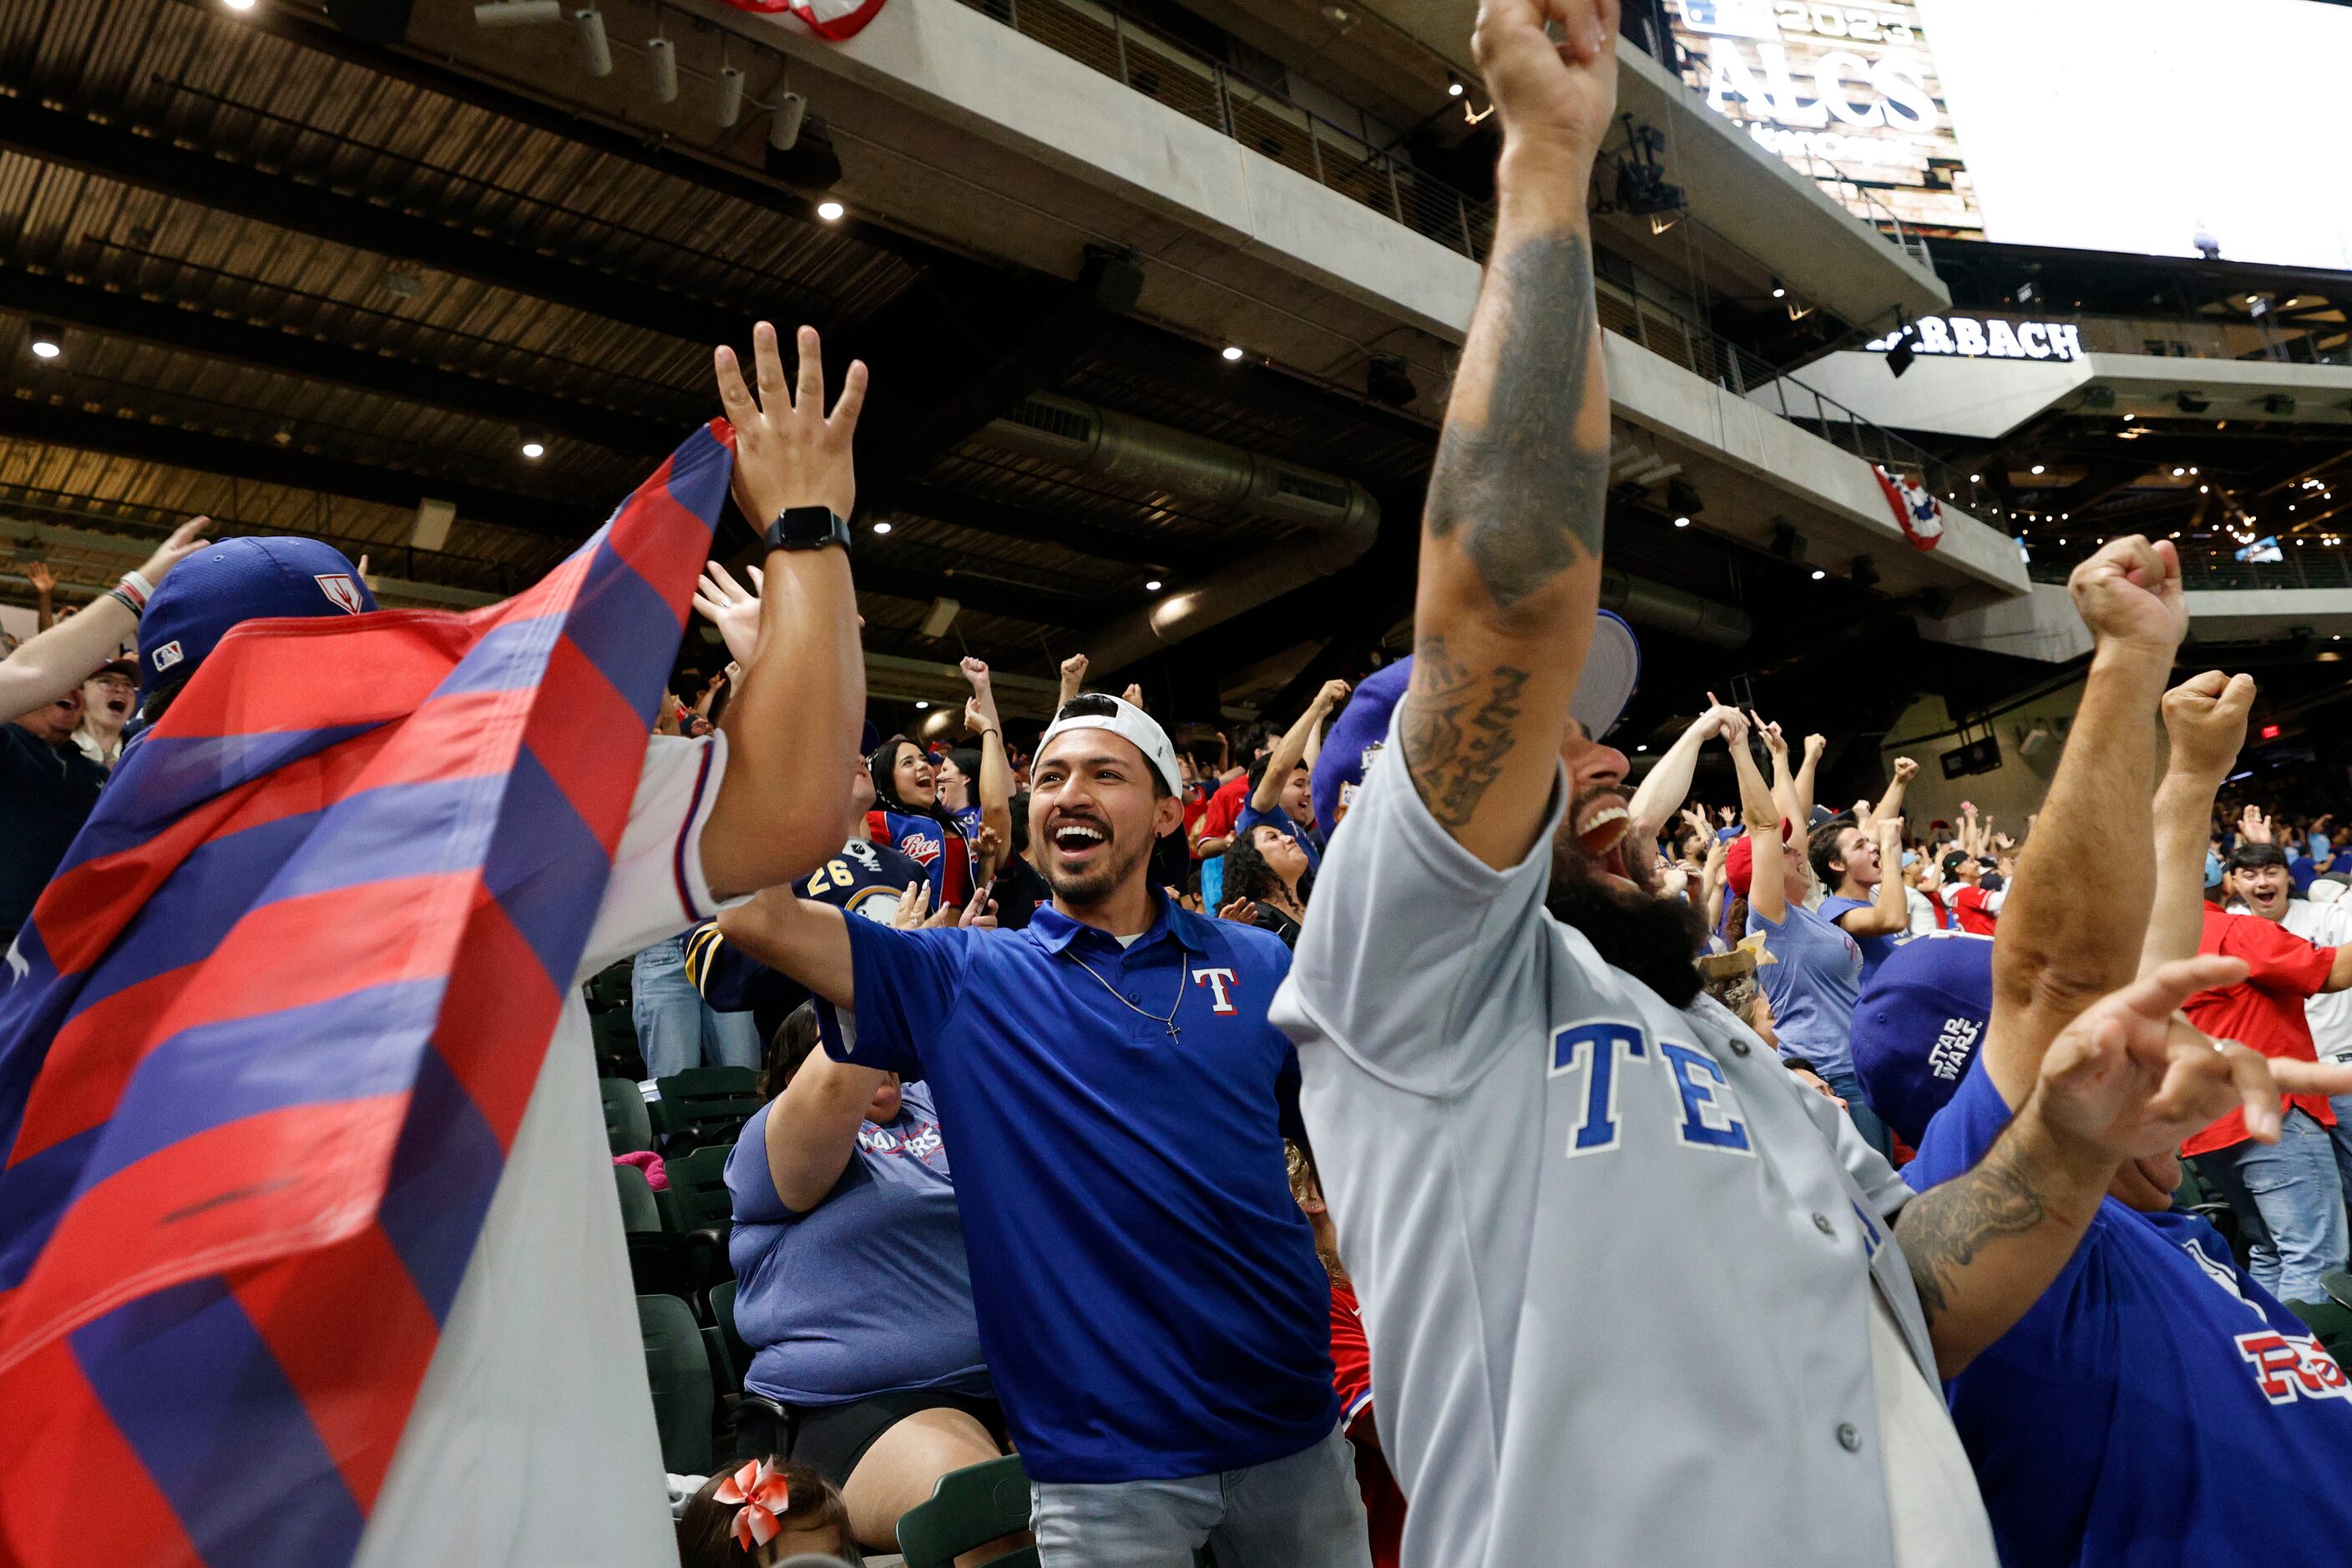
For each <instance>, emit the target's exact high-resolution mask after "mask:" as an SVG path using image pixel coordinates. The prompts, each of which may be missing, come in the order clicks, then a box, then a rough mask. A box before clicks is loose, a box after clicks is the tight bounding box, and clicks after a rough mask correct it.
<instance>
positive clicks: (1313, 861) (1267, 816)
mask: <svg viewBox="0 0 2352 1568" xmlns="http://www.w3.org/2000/svg"><path fill="white" fill-rule="evenodd" d="M1257 827H1273V828H1278V829H1280V830H1281V831H1282V832H1285V833H1287V834H1288V835H1290V837H1293V838H1296V839H1297V840H1298V847H1300V848H1301V849H1304V850H1306V851H1307V869H1308V870H1310V871H1319V870H1321V869H1322V868H1323V846H1322V845H1321V844H1319V843H1318V842H1316V838H1315V834H1314V832H1313V830H1312V829H1309V828H1305V827H1301V826H1298V824H1297V823H1296V822H1294V821H1292V820H1291V816H1290V814H1289V813H1288V812H1286V811H1285V810H1283V809H1282V807H1281V806H1280V805H1276V806H1275V808H1274V809H1273V810H1272V811H1260V810H1258V809H1257V807H1255V806H1254V805H1250V804H1249V803H1248V802H1247V801H1244V802H1243V803H1242V811H1241V815H1240V816H1236V817H1234V838H1235V839H1236V840H1240V839H1244V838H1246V837H1249V835H1250V830H1251V829H1253V828H1257Z"/></svg>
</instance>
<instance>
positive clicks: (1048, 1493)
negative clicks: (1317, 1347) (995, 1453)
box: [1029, 1431, 1372, 1568]
mask: <svg viewBox="0 0 2352 1568" xmlns="http://www.w3.org/2000/svg"><path fill="white" fill-rule="evenodd" d="M1029 1490H1030V1505H1031V1512H1032V1514H1033V1516H1034V1517H1033V1518H1032V1521H1031V1524H1032V1527H1033V1528H1034V1530H1035V1531H1036V1533H1037V1557H1038V1561H1039V1563H1041V1565H1042V1568H1192V1553H1193V1552H1194V1551H1195V1550H1197V1549H1198V1548H1200V1547H1201V1546H1202V1545H1206V1546H1208V1547H1209V1549H1210V1551H1211V1553H1212V1555H1213V1556H1214V1557H1215V1559H1216V1561H1217V1563H1218V1564H1219V1568H1370V1563H1371V1559H1372V1548H1371V1542H1370V1537H1369V1536H1367V1535H1366V1533H1365V1529H1364V1503H1363V1499H1362V1496H1361V1495H1360V1493H1359V1492H1358V1491H1357V1490H1356V1451H1355V1449H1354V1448H1352V1447H1349V1443H1348V1439H1347V1438H1345V1437H1343V1436H1340V1435H1339V1433H1338V1432H1336V1431H1335V1432H1333V1433H1332V1434H1331V1435H1330V1436H1328V1437H1326V1438H1325V1439H1323V1441H1321V1442H1320V1443H1318V1444H1316V1445H1315V1446H1314V1447H1311V1448H1308V1449H1307V1450H1305V1451H1304V1452H1302V1453H1297V1454H1293V1455H1291V1456H1290V1458H1286V1459H1274V1460H1270V1461H1268V1462H1267V1463H1265V1464H1263V1465H1252V1466H1250V1467H1249V1468H1246V1469H1240V1470H1224V1471H1221V1472H1219V1473H1217V1474H1214V1475H1207V1476H1189V1477H1186V1478H1184V1479H1181V1480H1172V1481H1108V1482H1103V1483H1100V1484H1092V1483H1084V1482H1076V1481H1033V1482H1031V1483H1030V1488H1029Z"/></svg>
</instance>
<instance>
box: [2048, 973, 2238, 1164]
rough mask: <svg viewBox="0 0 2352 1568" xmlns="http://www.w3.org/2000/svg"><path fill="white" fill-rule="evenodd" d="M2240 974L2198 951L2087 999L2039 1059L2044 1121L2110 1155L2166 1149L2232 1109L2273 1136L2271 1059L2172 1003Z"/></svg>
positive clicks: (2081, 1147) (2117, 1159)
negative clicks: (2212, 1034)
mask: <svg viewBox="0 0 2352 1568" xmlns="http://www.w3.org/2000/svg"><path fill="white" fill-rule="evenodd" d="M2245 977H2246V965H2245V963H2244V961H2243V960H2242V959H2236V958H2225V957H2223V956H2221V954H2218V953H2205V954H2200V955H2199V956H2198V957H2195V958H2186V959H2179V960H2176V961H2174V962H2173V963H2165V964H2160V965H2158V967H2157V968H2155V969H2153V970H2151V971H2150V972H2149V973H2147V974H2146V975H2144V976H2142V977H2141V978H2140V979H2138V980H2136V981H2134V982H2133V983H2132V984H2129V985H2126V986H2124V987H2122V988H2121V989H2120V990H2116V991H2114V992H2110V993H2109V994H2106V995H2105V996H2103V997H2101V998H2100V999H2099V1000H2098V1001H2096V1002H2094V1003H2092V1004H2091V1005H2090V1006H2089V1007H2087V1008H2085V1009H2084V1011H2083V1012H2082V1013H2081V1014H2080V1015H2079V1016H2077V1017H2076V1018H2075V1019H2074V1022H2073V1023H2071V1024H2069V1025H2067V1026H2066V1027H2065V1028H2064V1029H2063V1030H2061V1031H2060V1032H2059V1035H2058V1037H2057V1039H2056V1040H2054V1041H2053V1042H2052V1044H2051V1047H2050V1052H2049V1054H2048V1055H2047V1056H2046V1057H2044V1058H2042V1072H2041V1078H2040V1079H2039V1081H2038V1082H2037V1083H2036V1084H2035V1086H2034V1089H2033V1100H2034V1103H2035V1104H2036V1106H2037V1108H2038V1110H2039V1112H2040V1116H2041V1119H2042V1121H2043V1122H2044V1123H2045V1124H2046V1125H2047V1126H2048V1127H2049V1128H2050V1129H2051V1131H2053V1133H2056V1134H2058V1135H2059V1136H2061V1137H2063V1138H2065V1139H2067V1140H2069V1141H2070V1142H2072V1143H2073V1144H2074V1146H2075V1148H2076V1149H2077V1151H2078V1152H2083V1153H2085V1154H2089V1155H2094V1156H2095V1157H2096V1158H2098V1159H2102V1160H2105V1161H2107V1162H2109V1163H2115V1164H2121V1163H2123V1162H2124V1161H2126V1160H2135V1159H2142V1158H2148V1157H2153V1156H2155V1155H2158V1154H2166V1153H2169V1152H2172V1151H2173V1149H2175V1148H2176V1147H2177V1146H2178V1145H2179V1143H2180V1142H2181V1141H2182V1140H2183V1139H2185V1138H2189V1137H2191V1136H2193V1135H2194V1134H2195V1133H2196V1132H2197V1131H2199V1130H2200V1129H2201V1128H2203V1127H2206V1126H2208V1125H2210V1123H2211V1122H2212V1121H2213V1120H2214V1119H2215V1118H2216V1117H2219V1116H2223V1115H2226V1114H2228V1113H2229V1112H2230V1111H2231V1110H2237V1109H2242V1110H2244V1111H2245V1114H2246V1131H2248V1132H2249V1133H2251V1134H2252V1136H2253V1137H2254V1138H2255V1139H2256V1140H2257V1141H2259V1142H2264V1143H2275V1142H2278V1137H2279V1125H2280V1120H2279V1119H2280V1110H2279V1086H2278V1084H2277V1082H2276V1080H2275V1079H2273V1076H2272V1073H2271V1064H2270V1061H2269V1058H2265V1057H2264V1056H2263V1054H2262V1053H2261V1052H2259V1051H2256V1050H2254V1049H2252V1047H2247V1046H2242V1045H2240V1044H2238V1043H2237V1042H2236V1041H2234V1040H2220V1041H2217V1040H2213V1039H2210V1038H2208V1037H2206V1036H2205V1035H2204V1034H2202V1033H2201V1032H2200V1031H2199V1030H2198V1029H2196V1028H2195V1027H2193V1026H2191V1025H2190V1024H2189V1021H2188V1020H2187V1019H2186V1018H2183V1017H2181V1016H2179V1006H2180V1005H2181V1003H2183V1002H2184V1001H2186V1000H2188V998H2189V996H2190V995H2192V994H2195V993H2197V992H2199V991H2203V990H2207V989H2210V988H2211V987H2214V986H2219V985H2234V984H2237V983H2238V982H2239V981H2242V980H2243V979H2244V978H2245Z"/></svg>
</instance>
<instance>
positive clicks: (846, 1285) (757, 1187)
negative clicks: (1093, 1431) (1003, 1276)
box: [727, 1083, 989, 1405]
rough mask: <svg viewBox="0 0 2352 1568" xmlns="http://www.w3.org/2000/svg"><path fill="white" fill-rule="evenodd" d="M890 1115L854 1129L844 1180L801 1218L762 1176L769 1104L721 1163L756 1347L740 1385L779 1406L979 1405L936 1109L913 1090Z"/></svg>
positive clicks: (740, 1325) (741, 1325) (975, 1346)
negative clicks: (912, 1399) (921, 1396)
mask: <svg viewBox="0 0 2352 1568" xmlns="http://www.w3.org/2000/svg"><path fill="white" fill-rule="evenodd" d="M898 1092H899V1095H900V1097H901V1098H900V1100H899V1105H898V1115H896V1116H894V1117H892V1118H891V1119H890V1121H888V1123H887V1125H881V1126H877V1125H876V1124H875V1123H873V1122H871V1121H866V1122H862V1123H860V1124H859V1126H858V1129H857V1150H856V1152H855V1153H853V1154H851V1155H850V1157H849V1163H848V1164H847V1165H846V1166H845V1167H844V1168H843V1170H842V1173H841V1180H839V1181H837V1182H835V1183H834V1184H833V1190H832V1191H831V1192H829V1193H827V1194H825V1195H824V1199H823V1201H821V1202H820V1203H819V1204H818V1205H817V1206H816V1207H814V1208H813V1209H811V1210H809V1211H808V1212H807V1213H806V1214H802V1215H795V1214H793V1212H792V1210H790V1209H788V1208H786V1207H785V1206H784V1201H783V1199H782V1198H781V1197H779V1196H778V1195H777V1194H776V1183H775V1178H774V1177H773V1176H772V1175H771V1174H770V1173H769V1171H768V1147H767V1137H768V1113H769V1112H770V1111H772V1110H774V1109H775V1101H773V1100H770V1101H769V1102H768V1103H767V1104H765V1105H763V1106H761V1108H760V1109H759V1110H756V1111H754V1112H753V1113H752V1116H751V1121H747V1122H745V1123H744V1124H743V1131H742V1132H741V1134H740V1136H738V1137H737V1138H736V1140H735V1147H734V1149H733V1151H732V1152H730V1153H729V1154H728V1156H727V1195H728V1196H729V1197H730V1198H731V1199H732V1200H734V1205H735V1228H734V1231H733V1233H732V1235H730V1237H729V1238H728V1242H727V1256H728V1258H730V1260H731V1261H732V1262H733V1263H734V1265H735V1279H736V1281H737V1284H736V1287H735V1328H736V1331H738V1332H740V1334H741V1335H742V1336H743V1338H744V1340H745V1342H747V1343H749V1344H751V1345H752V1346H754V1347H756V1348H757V1350H758V1351H759V1353H758V1354H757V1355H755V1356H753V1357H752V1358H751V1370H750V1371H749V1372H747V1373H744V1374H743V1384H744V1386H745V1387H747V1388H749V1389H750V1390H751V1392H752V1393H754V1394H764V1395H766V1396H767V1397H768V1398H770V1399H775V1400H781V1401H782V1402H783V1403H784V1404H787V1405H842V1404H846V1403H847V1402H848V1401H850V1400H853V1399H865V1398H867V1397H870V1396H871V1395H874V1394H887V1393H891V1392H893V1391H896V1390H898V1389H908V1388H935V1389H940V1390H942V1391H944V1392H948V1393H952V1394H982V1395H985V1394H988V1393H989V1381H988V1367H987V1365H986V1364H985V1363H983V1362H982V1359H981V1353H980V1327H979V1325H978V1324H977V1323H975V1322H974V1321H972V1311H971V1274H970V1273H969V1272H968V1271H967V1270H966V1268H965V1266H964V1258H963V1227H962V1226H961V1225H960V1224H959V1223H958V1222H957V1219H956V1195H955V1182H954V1180H953V1178H952V1177H951V1176H950V1173H949V1171H948V1152H947V1147H946V1145H945V1144H944V1143H942V1142H940V1121H939V1116H938V1113H937V1112H935V1111H934V1110H932V1109H931V1097H930V1095H929V1092H927V1091H926V1090H925V1089H924V1087H923V1086H922V1085H921V1084H919V1083H905V1084H901V1085H899V1087H898Z"/></svg>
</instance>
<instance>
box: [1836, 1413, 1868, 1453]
mask: <svg viewBox="0 0 2352 1568" xmlns="http://www.w3.org/2000/svg"><path fill="white" fill-rule="evenodd" d="M1838 1447H1841V1448H1843V1449H1844V1450H1845V1451H1846V1452H1847V1453H1849V1454H1858V1453H1860V1452H1862V1434H1861V1433H1859V1432H1857V1431H1855V1430H1854V1429H1853V1422H1851V1421H1841V1422H1839V1423H1838Z"/></svg>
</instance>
